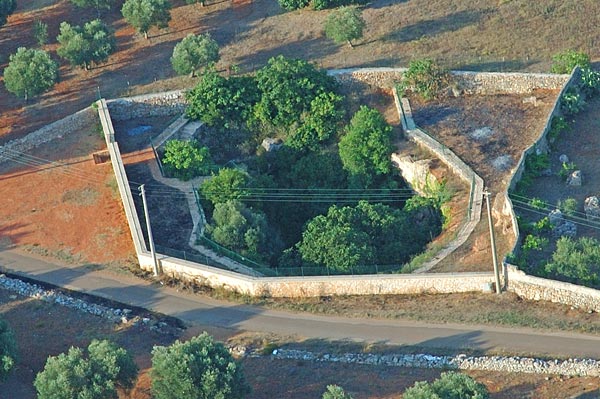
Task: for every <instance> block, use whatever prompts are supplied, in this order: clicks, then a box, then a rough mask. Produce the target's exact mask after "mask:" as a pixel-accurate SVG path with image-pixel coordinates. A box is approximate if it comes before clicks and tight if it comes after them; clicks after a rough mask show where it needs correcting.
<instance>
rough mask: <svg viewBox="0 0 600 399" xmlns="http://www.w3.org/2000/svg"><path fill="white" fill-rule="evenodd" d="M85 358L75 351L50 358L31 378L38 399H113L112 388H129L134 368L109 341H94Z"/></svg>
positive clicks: (130, 361) (135, 368) (134, 377)
mask: <svg viewBox="0 0 600 399" xmlns="http://www.w3.org/2000/svg"><path fill="white" fill-rule="evenodd" d="M87 352H88V357H87V358H86V357H85V356H84V353H83V351H82V350H81V349H79V348H74V347H71V349H69V351H68V352H67V353H61V354H60V355H58V356H50V357H49V358H48V360H47V361H46V366H45V367H44V370H43V371H41V372H39V373H38V375H37V376H36V378H35V382H34V385H35V388H36V390H37V393H38V397H39V398H86V399H114V398H116V397H117V392H116V388H117V387H123V388H131V387H132V386H133V382H134V381H135V379H136V378H137V371H138V369H137V366H136V365H135V363H134V362H133V358H132V357H131V356H130V355H129V354H128V353H127V351H126V350H125V349H123V348H120V347H118V346H116V345H115V344H113V343H111V342H109V341H106V340H104V341H97V340H94V341H92V343H91V344H90V345H89V346H88V349H87Z"/></svg>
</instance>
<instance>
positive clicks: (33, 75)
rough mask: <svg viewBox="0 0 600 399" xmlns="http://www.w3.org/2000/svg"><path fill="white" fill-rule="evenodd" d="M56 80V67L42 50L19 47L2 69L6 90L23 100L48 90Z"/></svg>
mask: <svg viewBox="0 0 600 399" xmlns="http://www.w3.org/2000/svg"><path fill="white" fill-rule="evenodd" d="M57 78H58V65H57V63H56V62H54V61H53V60H52V58H50V55H48V53H46V52H45V51H43V50H36V49H28V48H25V47H19V49H18V50H17V52H16V53H15V54H12V55H11V56H10V61H9V63H8V66H7V67H6V68H5V69H4V84H5V85H6V89H7V90H8V91H10V92H11V93H13V94H15V95H17V96H19V97H24V98H25V100H27V99H28V98H30V97H33V96H37V95H39V94H42V93H43V92H45V91H46V90H49V89H50V88H51V87H52V86H54V84H55V83H56V79H57Z"/></svg>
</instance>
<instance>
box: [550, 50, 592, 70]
mask: <svg viewBox="0 0 600 399" xmlns="http://www.w3.org/2000/svg"><path fill="white" fill-rule="evenodd" d="M552 61H553V63H552V69H551V71H552V73H564V74H567V73H571V71H573V68H575V67H576V66H578V67H580V68H590V66H591V64H590V56H589V55H587V54H586V53H584V52H582V51H575V50H564V51H561V52H560V53H557V54H555V55H554V56H553V57H552Z"/></svg>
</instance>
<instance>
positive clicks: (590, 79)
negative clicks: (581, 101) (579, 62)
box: [579, 68, 600, 97]
mask: <svg viewBox="0 0 600 399" xmlns="http://www.w3.org/2000/svg"><path fill="white" fill-rule="evenodd" d="M579 88H580V89H581V91H582V92H583V93H584V94H585V95H586V96H587V97H593V96H595V95H596V94H598V91H600V72H598V71H594V70H593V69H590V68H585V69H582V70H581V81H580V82H579Z"/></svg>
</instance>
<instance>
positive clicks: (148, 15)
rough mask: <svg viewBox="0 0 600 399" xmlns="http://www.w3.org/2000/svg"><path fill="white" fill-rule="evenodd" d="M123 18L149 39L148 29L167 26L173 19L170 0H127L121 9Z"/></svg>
mask: <svg viewBox="0 0 600 399" xmlns="http://www.w3.org/2000/svg"><path fill="white" fill-rule="evenodd" d="M121 13H122V14H123V18H125V20H126V21H127V22H128V23H129V24H130V25H131V26H133V27H134V28H136V29H137V30H138V32H140V33H143V34H144V37H145V38H146V39H148V30H149V29H150V28H151V27H153V26H156V27H158V28H166V27H167V26H168V25H169V21H170V20H171V3H170V2H169V0H126V1H125V4H123V8H122V9H121Z"/></svg>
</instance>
